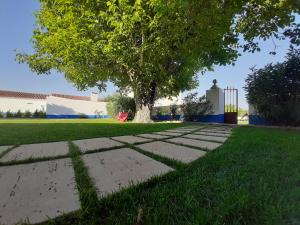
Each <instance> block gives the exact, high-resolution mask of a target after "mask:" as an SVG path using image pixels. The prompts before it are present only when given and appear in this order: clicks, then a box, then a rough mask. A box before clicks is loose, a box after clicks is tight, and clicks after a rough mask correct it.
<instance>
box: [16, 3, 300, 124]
mask: <svg viewBox="0 0 300 225" xmlns="http://www.w3.org/2000/svg"><path fill="white" fill-rule="evenodd" d="M39 1H40V3H41V6H40V10H39V11H38V12H37V13H36V28H35V30H34V32H33V36H32V40H33V45H34V46H33V47H34V53H33V54H20V53H18V54H17V59H18V61H19V62H21V63H27V64H28V65H29V67H30V68H31V69H32V70H33V71H34V72H37V73H38V74H48V73H50V71H51V70H52V69H56V70H57V71H59V72H63V73H64V74H65V77H66V79H67V80H68V81H71V82H73V83H74V84H75V85H76V86H77V87H78V89H85V88H87V87H94V86H98V87H99V89H100V90H103V89H105V87H106V83H107V82H108V81H110V82H112V83H114V84H115V85H116V86H118V87H119V88H120V90H121V91H132V92H133V93H134V98H135V104H136V109H137V113H136V118H135V119H136V121H137V122H150V121H151V119H150V116H151V110H152V108H153V106H154V102H155V100H156V99H157V98H160V97H169V96H176V95H178V94H179V93H180V92H182V91H185V90H191V89H193V88H195V87H196V85H197V74H198V72H202V73H203V72H205V71H206V70H211V69H212V68H213V66H214V65H226V64H232V63H234V61H235V60H236V59H237V57H238V56H239V55H240V54H239V49H240V48H243V49H244V51H250V52H255V51H259V50H260V49H259V46H258V43H257V42H256V41H255V40H257V39H258V38H260V39H268V38H270V37H272V38H284V37H292V38H293V39H292V40H293V43H295V44H299V42H298V41H297V40H298V38H299V36H300V35H299V33H297V31H298V27H297V26H296V24H295V23H294V21H295V13H299V10H300V7H299V1H298V0H269V1H267V0H223V1H220V0H209V1H208V0H184V1H182V0H174V1H165V0H143V1H142V0H135V1H132V0H130V1H129V0H107V1H102V0H97V1H96V0H94V1H83V0H68V1H66V0H65V1H58V0H53V1H49V0H39ZM286 27H287V28H288V29H286V30H283V32H282V34H280V33H279V32H278V31H279V30H280V29H285V28H286Z"/></svg>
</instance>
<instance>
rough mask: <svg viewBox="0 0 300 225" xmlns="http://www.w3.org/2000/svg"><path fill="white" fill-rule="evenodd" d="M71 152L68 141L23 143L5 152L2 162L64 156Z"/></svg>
mask: <svg viewBox="0 0 300 225" xmlns="http://www.w3.org/2000/svg"><path fill="white" fill-rule="evenodd" d="M68 153H69V146H68V142H51V143H40V144H30V145H21V146H19V147H16V148H14V149H13V150H11V151H10V152H8V153H7V154H5V155H4V156H3V157H2V158H1V159H0V162H9V161H14V160H26V159H30V158H45V157H56V156H63V155H67V154H68Z"/></svg>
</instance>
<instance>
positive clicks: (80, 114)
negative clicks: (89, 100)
mask: <svg viewBox="0 0 300 225" xmlns="http://www.w3.org/2000/svg"><path fill="white" fill-rule="evenodd" d="M87 118H88V116H87V115H86V114H84V113H79V119H87Z"/></svg>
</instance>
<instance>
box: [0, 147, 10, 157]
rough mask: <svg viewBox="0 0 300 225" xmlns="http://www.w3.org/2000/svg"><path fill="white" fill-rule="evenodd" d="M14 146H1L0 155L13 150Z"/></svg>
mask: <svg viewBox="0 0 300 225" xmlns="http://www.w3.org/2000/svg"><path fill="white" fill-rule="evenodd" d="M12 147H13V146H12V145H10V146H0V155H1V154H2V153H3V152H5V151H6V150H7V149H9V148H12Z"/></svg>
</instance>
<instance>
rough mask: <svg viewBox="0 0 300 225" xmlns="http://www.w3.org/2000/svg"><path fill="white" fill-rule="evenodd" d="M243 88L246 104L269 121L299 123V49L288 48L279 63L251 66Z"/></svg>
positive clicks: (283, 123)
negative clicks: (262, 66) (288, 50)
mask: <svg viewBox="0 0 300 225" xmlns="http://www.w3.org/2000/svg"><path fill="white" fill-rule="evenodd" d="M246 83H247V84H246V86H245V90H246V93H247V99H248V101H249V103H250V104H252V105H253V106H255V108H256V109H257V111H258V113H259V114H260V115H262V116H263V117H264V118H265V119H267V120H269V121H270V122H272V123H273V124H279V125H293V126H299V125H300V50H297V49H293V48H292V49H291V50H290V52H289V53H288V55H287V57H286V61H285V62H283V63H277V64H269V65H267V66H266V67H264V68H263V69H255V68H252V73H251V74H249V75H248V78H247V79H246Z"/></svg>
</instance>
